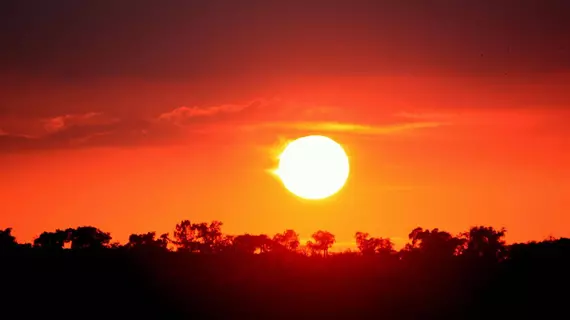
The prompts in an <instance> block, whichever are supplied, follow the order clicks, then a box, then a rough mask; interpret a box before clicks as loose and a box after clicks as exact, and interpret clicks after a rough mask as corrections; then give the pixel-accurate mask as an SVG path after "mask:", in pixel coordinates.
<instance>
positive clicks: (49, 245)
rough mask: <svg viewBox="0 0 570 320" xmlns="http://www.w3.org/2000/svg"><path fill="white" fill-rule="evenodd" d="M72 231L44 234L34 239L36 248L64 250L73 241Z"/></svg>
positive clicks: (56, 231) (58, 230)
mask: <svg viewBox="0 0 570 320" xmlns="http://www.w3.org/2000/svg"><path fill="white" fill-rule="evenodd" d="M71 231H72V229H68V230H60V229H57V230H55V232H42V234H40V235H39V237H37V238H36V239H34V247H36V248H43V249H63V247H64V246H65V244H66V243H67V242H68V241H70V240H71Z"/></svg>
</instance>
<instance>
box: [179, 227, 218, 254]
mask: <svg viewBox="0 0 570 320" xmlns="http://www.w3.org/2000/svg"><path fill="white" fill-rule="evenodd" d="M221 227H222V223H221V222H220V221H212V222H211V223H210V224H207V223H195V224H193V223H191V222H190V220H182V221H181V222H180V223H179V224H177V225H176V227H175V230H174V240H173V241H172V242H173V243H174V244H175V245H176V246H177V248H178V250H180V251H185V252H200V253H212V252H214V251H215V249H216V248H217V247H218V243H219V242H221V241H222V230H221Z"/></svg>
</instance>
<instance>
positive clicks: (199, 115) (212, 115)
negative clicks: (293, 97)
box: [158, 100, 267, 126]
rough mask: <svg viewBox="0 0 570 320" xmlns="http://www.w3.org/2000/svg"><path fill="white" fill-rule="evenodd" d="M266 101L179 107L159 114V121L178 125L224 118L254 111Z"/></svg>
mask: <svg viewBox="0 0 570 320" xmlns="http://www.w3.org/2000/svg"><path fill="white" fill-rule="evenodd" d="M266 103H267V102H266V101H263V100H254V101H252V102H250V103H247V104H224V105H219V106H210V107H196V106H194V107H185V106H183V107H179V108H176V109H174V110H172V111H169V112H165V113H162V114H160V115H159V116H158V120H159V121H168V122H171V123H173V124H175V125H178V126H186V125H189V124H193V123H197V122H207V121H208V120H207V119H209V120H210V121H211V120H222V119H224V118H227V117H228V116H235V115H236V114H238V113H243V112H244V111H252V110H255V109H258V108H260V107H263V106H264V105H266Z"/></svg>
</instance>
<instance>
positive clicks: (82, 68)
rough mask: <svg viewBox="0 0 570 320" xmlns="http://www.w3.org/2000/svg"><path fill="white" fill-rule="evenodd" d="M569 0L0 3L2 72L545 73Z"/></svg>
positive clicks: (560, 44)
mask: <svg viewBox="0 0 570 320" xmlns="http://www.w3.org/2000/svg"><path fill="white" fill-rule="evenodd" d="M569 34H570V2H568V1H566V0H550V1H536V0H498V1H497V0H480V1H468V2H466V1H443V0H439V1H429V2H428V1H423V0H414V1H375V0H365V1H363V0H355V1H340V0H328V1H294V0H292V1H279V2H277V1H264V0H256V1H252V0H245V1H233V0H223V1H220V0H213V1H196V0H171V1H151V0H124V1H111V0H83V1H74V0H53V1H43V0H28V1H21V0H4V1H2V3H1V4H0V44H1V46H2V48H3V50H1V52H0V69H2V70H11V71H12V72H13V73H27V74H36V75H38V74H43V75H48V76H51V77H59V78H62V79H74V80H81V79H84V78H88V79H89V78H97V77H109V76H133V77H147V78H152V79H164V78H167V79H172V78H176V79H181V78H184V79H199V78H204V77H212V78H218V77H222V78H224V77H229V76H233V75H236V76H238V75H239V76H244V75H249V76H253V75H257V76H260V77H267V76H283V75H331V74H332V75H339V74H409V73H426V72H427V73H433V72H437V73H451V74H464V73H470V74H481V73H496V72H498V73H502V72H523V73H525V72H526V73H529V72H530V73H532V72H550V71H561V70H568V69H569V68H570V59H569V57H570V47H569V45H568V41H567V39H568V35H569Z"/></svg>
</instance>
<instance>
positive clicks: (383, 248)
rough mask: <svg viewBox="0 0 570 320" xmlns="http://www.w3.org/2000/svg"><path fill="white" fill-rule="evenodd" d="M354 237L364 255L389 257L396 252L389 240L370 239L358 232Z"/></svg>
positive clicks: (367, 235)
mask: <svg viewBox="0 0 570 320" xmlns="http://www.w3.org/2000/svg"><path fill="white" fill-rule="evenodd" d="M354 237H355V239H356V246H357V247H358V250H360V252H361V253H362V254H363V255H372V254H376V253H378V254H383V255H388V254H392V253H393V252H394V243H393V242H392V241H391V240H390V239H389V238H370V237H369V234H368V233H365V232H357V233H356V234H355V236H354Z"/></svg>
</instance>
